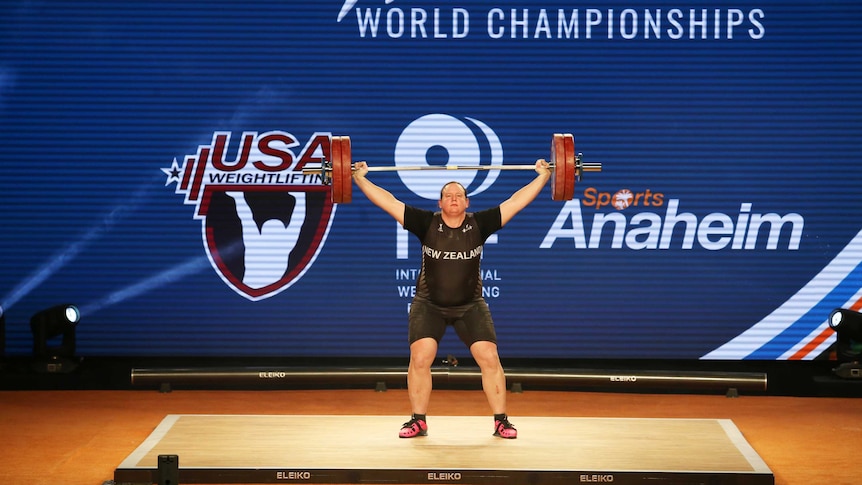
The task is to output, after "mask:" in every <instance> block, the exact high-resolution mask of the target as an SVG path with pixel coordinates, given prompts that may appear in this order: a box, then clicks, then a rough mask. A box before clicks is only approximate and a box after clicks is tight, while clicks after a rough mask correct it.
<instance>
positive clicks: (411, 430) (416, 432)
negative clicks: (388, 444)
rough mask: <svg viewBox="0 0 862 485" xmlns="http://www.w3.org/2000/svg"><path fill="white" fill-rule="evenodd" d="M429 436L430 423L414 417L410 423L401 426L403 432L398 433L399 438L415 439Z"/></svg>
mask: <svg viewBox="0 0 862 485" xmlns="http://www.w3.org/2000/svg"><path fill="white" fill-rule="evenodd" d="M427 434H428V423H426V422H425V420H424V419H419V418H416V417H413V418H411V419H410V421H407V422H406V423H404V425H403V426H401V431H399V432H398V437H399V438H415V437H417V436H426V435H427Z"/></svg>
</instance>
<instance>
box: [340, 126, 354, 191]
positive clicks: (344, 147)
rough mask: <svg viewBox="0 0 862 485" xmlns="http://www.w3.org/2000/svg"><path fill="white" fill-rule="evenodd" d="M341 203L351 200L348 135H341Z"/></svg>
mask: <svg viewBox="0 0 862 485" xmlns="http://www.w3.org/2000/svg"><path fill="white" fill-rule="evenodd" d="M341 169H342V172H341V203H343V204H348V203H350V202H351V201H352V200H353V155H351V149H350V137H349V136H342V137H341Z"/></svg>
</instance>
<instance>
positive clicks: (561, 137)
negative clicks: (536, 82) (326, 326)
mask: <svg viewBox="0 0 862 485" xmlns="http://www.w3.org/2000/svg"><path fill="white" fill-rule="evenodd" d="M582 156H583V155H582V154H580V153H578V154H577V155H576V154H575V137H574V136H573V135H572V134H571V133H555V134H554V137H553V139H552V140H551V156H550V162H549V166H550V169H551V198H552V199H553V200H556V201H563V200H572V198H574V195H575V183H576V182H580V180H581V176H582V174H583V172H601V171H602V164H601V163H599V162H590V163H586V162H583V161H582ZM535 168H536V166H535V164H534V165H448V164H447V165H427V166H425V165H421V166H380V167H368V171H369V172H395V171H400V170H535ZM353 171H354V167H353V160H352V158H351V146H350V137H349V136H333V137H332V138H331V141H330V146H329V160H325V159H324V160H323V163H321V164H320V165H319V166H316V167H315V166H306V167H305V168H304V169H303V170H302V173H303V174H305V175H315V174H319V175H320V179H321V181H322V182H323V184H325V185H331V186H332V195H331V197H332V202H333V203H336V204H344V203H348V202H350V201H351V200H353V195H352V192H353Z"/></svg>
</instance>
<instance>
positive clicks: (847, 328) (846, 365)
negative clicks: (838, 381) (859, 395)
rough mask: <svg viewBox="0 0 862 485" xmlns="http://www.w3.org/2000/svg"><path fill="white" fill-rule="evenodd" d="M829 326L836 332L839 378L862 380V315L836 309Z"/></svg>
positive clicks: (835, 370)
mask: <svg viewBox="0 0 862 485" xmlns="http://www.w3.org/2000/svg"><path fill="white" fill-rule="evenodd" d="M829 326H830V327H832V330H835V334H836V342H835V355H836V357H837V359H838V363H839V365H838V367H837V368H835V369H833V372H835V374H837V375H838V376H839V377H845V378H852V379H860V378H862V364H860V361H862V313H859V312H855V311H853V310H847V309H844V308H836V309H835V310H832V313H830V314H829Z"/></svg>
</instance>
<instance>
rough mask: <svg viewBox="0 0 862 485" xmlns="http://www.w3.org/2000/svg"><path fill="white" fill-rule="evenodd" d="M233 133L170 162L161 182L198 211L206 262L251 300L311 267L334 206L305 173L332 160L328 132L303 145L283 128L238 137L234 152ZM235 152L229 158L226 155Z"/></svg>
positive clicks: (326, 189)
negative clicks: (308, 165)
mask: <svg viewBox="0 0 862 485" xmlns="http://www.w3.org/2000/svg"><path fill="white" fill-rule="evenodd" d="M231 136H232V134H231V133H230V132H226V131H217V132H215V133H213V137H212V142H211V143H210V144H209V145H200V146H199V147H198V149H197V152H196V153H195V154H193V155H186V156H185V157H184V159H183V162H182V164H179V163H178V162H177V159H176V158H175V159H174V160H173V163H172V164H171V166H170V167H169V168H163V169H161V170H162V171H163V172H164V173H165V175H167V181H166V182H165V185H170V184H171V183H174V184H176V187H175V193H177V194H182V195H183V196H184V203H185V204H189V205H193V206H195V213H194V218H195V219H199V220H200V221H201V235H202V239H203V243H204V249H205V250H206V253H207V256H208V257H209V260H210V264H211V265H212V267H213V269H215V270H216V272H217V273H218V275H219V276H220V277H221V279H222V280H223V281H224V282H225V283H226V284H227V285H228V286H229V287H230V288H231V289H233V290H234V291H235V292H237V293H238V294H240V295H242V296H243V297H245V298H248V299H249V300H252V301H257V300H262V299H265V298H269V297H271V296H274V295H276V294H278V293H280V292H282V291H284V290H286V289H287V288H289V287H290V286H291V285H292V284H293V283H295V282H296V281H298V280H299V279H300V278H301V277H302V276H303V275H304V274H305V272H306V271H307V270H308V268H309V267H311V265H312V264H313V263H314V261H315V259H316V258H317V255H318V254H319V253H320V250H321V249H322V248H323V244H324V242H325V240H326V236H327V234H328V233H329V228H330V225H331V223H332V218H333V215H334V214H335V206H334V204H333V203H332V201H331V199H330V196H329V190H330V188H329V187H328V186H326V185H323V184H321V180H320V175H307V174H303V173H302V168H303V167H304V166H305V165H307V164H312V165H315V164H317V165H319V164H320V163H321V162H322V161H323V160H324V159H325V158H329V136H330V134H329V133H315V134H314V135H312V136H311V138H309V139H308V140H307V142H306V143H305V145H304V146H302V147H301V148H300V149H299V152H298V153H296V152H295V150H296V149H297V148H298V147H300V145H301V144H300V142H299V140H298V139H297V138H296V137H295V136H293V135H292V134H290V133H287V132H284V131H269V132H266V133H257V132H243V134H242V135H241V137H240V140H239V141H238V143H237V146H236V148H235V149H232V147H231ZM233 150H235V153H236V155H235V157H234V160H233V161H228V152H229V151H231V152H232V151H233Z"/></svg>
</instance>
